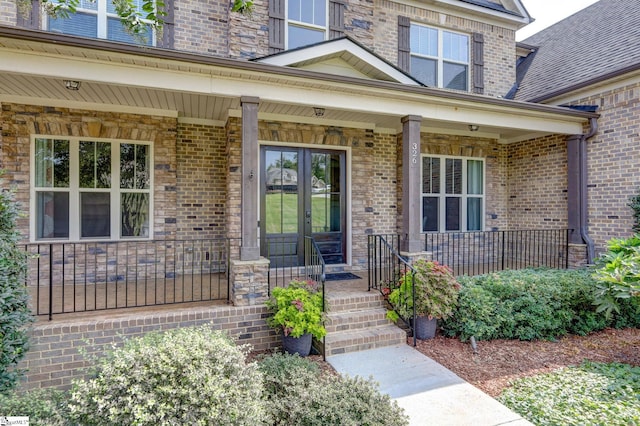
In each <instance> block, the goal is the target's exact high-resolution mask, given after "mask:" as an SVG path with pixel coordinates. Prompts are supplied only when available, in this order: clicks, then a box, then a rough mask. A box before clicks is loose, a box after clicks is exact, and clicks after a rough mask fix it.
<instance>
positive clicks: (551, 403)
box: [499, 362, 640, 426]
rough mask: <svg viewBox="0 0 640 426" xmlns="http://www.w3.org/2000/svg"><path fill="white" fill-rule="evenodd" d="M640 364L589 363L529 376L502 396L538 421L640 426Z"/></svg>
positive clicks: (501, 399)
mask: <svg viewBox="0 0 640 426" xmlns="http://www.w3.org/2000/svg"><path fill="white" fill-rule="evenodd" d="M638 395H640V367H631V366H630V365H626V364H618V363H611V364H600V363H589V362H587V363H584V364H583V365H581V366H580V367H570V368H564V369H561V370H558V371H554V372H553V373H549V374H541V375H538V376H533V377H525V378H522V379H518V380H516V381H515V382H514V384H513V386H511V387H510V388H507V389H505V391H504V392H503V393H502V395H500V397H499V400H500V402H502V403H503V404H505V405H506V406H507V407H509V408H511V409H512V410H514V411H515V412H517V413H520V415H522V416H523V417H525V418H526V419H528V420H530V421H531V422H533V423H534V424H536V425H608V426H609V425H611V426H615V425H620V426H626V425H637V424H640V404H639V403H638Z"/></svg>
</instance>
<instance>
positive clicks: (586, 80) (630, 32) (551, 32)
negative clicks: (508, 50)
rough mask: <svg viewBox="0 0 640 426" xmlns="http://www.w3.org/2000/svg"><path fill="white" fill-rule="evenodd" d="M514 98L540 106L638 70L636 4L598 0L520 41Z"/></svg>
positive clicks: (633, 1) (635, 0)
mask: <svg viewBox="0 0 640 426" xmlns="http://www.w3.org/2000/svg"><path fill="white" fill-rule="evenodd" d="M523 43H526V44H527V45H532V46H536V48H535V52H534V53H532V54H530V55H533V54H534V55H535V56H533V57H531V58H530V59H529V60H524V61H521V62H520V63H519V64H518V67H517V73H518V78H517V82H518V83H517V85H518V86H517V92H516V94H515V99H518V100H525V101H530V102H542V101H544V100H546V99H550V98H552V97H556V96H559V95H561V94H563V93H567V92H570V91H573V90H577V89H579V88H582V87H585V86H588V85H591V84H594V83H596V82H599V81H602V80H605V79H608V78H611V77H614V76H617V75H621V74H624V73H627V72H629V71H632V70H637V69H640V2H639V1H638V0H600V1H598V2H597V3H594V4H593V5H591V6H589V7H587V8H586V9H583V10H581V11H579V12H577V13H575V14H573V15H571V16H570V17H568V18H566V19H564V20H562V21H560V22H558V23H557V24H555V25H553V26H551V27H549V28H547V29H545V30H542V31H540V32H539V33H537V34H534V35H533V36H531V37H529V38H528V39H526V40H524V41H523Z"/></svg>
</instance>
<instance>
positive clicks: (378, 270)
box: [367, 234, 416, 346]
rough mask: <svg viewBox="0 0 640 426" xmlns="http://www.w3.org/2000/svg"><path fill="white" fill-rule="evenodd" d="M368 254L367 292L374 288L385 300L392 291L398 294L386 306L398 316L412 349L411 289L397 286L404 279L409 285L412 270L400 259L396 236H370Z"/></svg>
mask: <svg viewBox="0 0 640 426" xmlns="http://www.w3.org/2000/svg"><path fill="white" fill-rule="evenodd" d="M367 247H368V252H369V268H368V269H369V270H368V272H369V290H371V289H377V290H378V291H379V292H380V293H381V294H382V296H383V297H384V298H385V299H387V301H388V298H389V295H390V294H391V293H392V292H393V291H394V290H397V291H398V293H399V294H398V298H397V301H396V303H395V304H394V305H391V304H389V307H390V308H392V309H394V310H395V311H396V313H398V317H399V318H400V319H401V320H402V321H403V322H404V323H405V325H406V326H407V327H408V328H409V330H411V335H412V336H413V346H416V332H415V329H414V324H415V323H416V322H415V319H416V311H415V303H414V302H415V296H416V295H415V286H413V285H410V286H404V287H403V286H401V283H402V280H403V279H406V280H407V281H408V282H411V283H413V278H414V275H415V270H414V269H413V268H412V267H411V265H409V263H407V261H406V260H405V259H404V258H403V257H402V256H400V253H399V247H400V244H399V237H398V236H397V235H393V234H390V235H370V236H369V238H368V241H367ZM399 312H410V315H404V316H403V315H400V314H399Z"/></svg>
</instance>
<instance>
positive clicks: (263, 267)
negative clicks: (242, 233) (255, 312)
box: [230, 257, 270, 306]
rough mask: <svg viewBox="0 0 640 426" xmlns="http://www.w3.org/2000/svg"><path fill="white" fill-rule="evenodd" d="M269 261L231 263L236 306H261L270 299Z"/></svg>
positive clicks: (262, 259) (233, 296) (232, 287)
mask: <svg viewBox="0 0 640 426" xmlns="http://www.w3.org/2000/svg"><path fill="white" fill-rule="evenodd" d="M269 263H270V262H269V260H268V259H265V258H264V257H263V258H260V259H258V260H232V261H231V271H230V280H231V297H230V298H231V302H232V303H233V304H234V306H253V305H261V304H263V303H264V302H265V301H266V300H267V299H268V298H269V281H268V272H269Z"/></svg>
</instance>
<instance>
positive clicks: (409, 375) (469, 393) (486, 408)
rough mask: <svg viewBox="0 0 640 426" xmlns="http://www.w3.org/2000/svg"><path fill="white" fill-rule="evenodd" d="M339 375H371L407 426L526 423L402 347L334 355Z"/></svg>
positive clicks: (330, 359) (521, 425)
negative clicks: (397, 407) (406, 419)
mask: <svg viewBox="0 0 640 426" xmlns="http://www.w3.org/2000/svg"><path fill="white" fill-rule="evenodd" d="M327 361H328V362H329V363H330V364H331V365H332V366H333V367H334V368H335V369H336V370H337V371H338V372H340V373H341V374H343V375H348V376H351V377H355V376H360V377H364V378H369V377H370V378H372V379H373V380H374V381H376V382H378V383H379V384H380V391H381V392H383V393H386V394H388V395H389V396H391V398H393V399H394V400H396V401H398V405H400V406H401V407H402V408H404V410H405V412H406V413H407V415H409V417H410V419H411V425H412V426H425V425H429V426H441V425H442V426H444V425H451V426H454V425H455V426H466V425H469V426H471V425H473V426H497V425H509V426H525V425H531V423H530V422H528V421H527V420H525V419H523V418H522V417H520V415H518V414H516V413H514V412H513V411H511V410H509V409H508V408H507V407H505V406H504V405H502V404H500V403H499V402H498V401H496V400H495V399H493V398H492V397H490V396H489V395H487V394H485V393H484V392H482V391H480V390H479V389H478V388H476V387H474V386H472V385H471V384H469V383H467V382H465V381H464V380H462V379H461V378H460V377H458V376H456V375H455V374H453V373H452V372H451V371H449V370H447V369H446V368H444V367H443V366H442V365H440V364H438V363H437V362H435V361H433V360H432V359H430V358H428V357H426V356H424V355H423V354H421V353H420V352H418V351H417V350H415V349H414V348H412V347H411V346H408V345H399V346H389V347H384V348H380V349H372V350H368V351H362V352H353V353H347V354H342V355H334V356H331V357H328V358H327Z"/></svg>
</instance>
